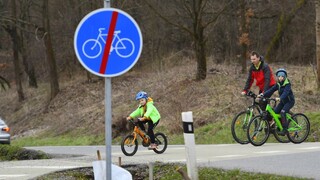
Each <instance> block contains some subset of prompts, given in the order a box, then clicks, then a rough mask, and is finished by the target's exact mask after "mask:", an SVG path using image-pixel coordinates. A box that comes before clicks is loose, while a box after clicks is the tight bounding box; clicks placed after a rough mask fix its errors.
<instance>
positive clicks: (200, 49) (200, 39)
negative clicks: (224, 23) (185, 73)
mask: <svg viewBox="0 0 320 180" xmlns="http://www.w3.org/2000/svg"><path fill="white" fill-rule="evenodd" d="M201 6H202V1H201V0H194V2H193V13H194V23H193V34H194V44H195V45H194V46H195V47H194V50H195V53H196V58H197V74H196V80H198V81H199V80H204V79H206V77H207V57H206V41H205V37H204V32H203V31H204V27H203V26H202V14H201V12H200V11H201Z"/></svg>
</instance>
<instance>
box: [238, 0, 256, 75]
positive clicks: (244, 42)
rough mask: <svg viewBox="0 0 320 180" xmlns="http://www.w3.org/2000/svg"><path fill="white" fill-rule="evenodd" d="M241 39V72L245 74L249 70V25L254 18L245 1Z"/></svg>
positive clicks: (241, 23)
mask: <svg viewBox="0 0 320 180" xmlns="http://www.w3.org/2000/svg"><path fill="white" fill-rule="evenodd" d="M239 6H240V37H239V43H240V45H241V72H242V73H245V72H246V69H247V63H246V62H247V57H248V56H247V53H248V46H249V45H250V39H249V27H250V26H249V25H250V18H251V17H252V16H253V11H252V9H251V8H247V3H246V1H245V0H241V1H240V5H239Z"/></svg>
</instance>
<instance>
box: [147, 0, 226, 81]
mask: <svg viewBox="0 0 320 180" xmlns="http://www.w3.org/2000/svg"><path fill="white" fill-rule="evenodd" d="M143 1H144V3H145V4H147V5H148V6H149V7H150V8H151V9H152V10H153V11H154V12H155V13H156V14H157V15H158V16H159V17H160V18H161V19H163V20H164V21H165V22H167V23H168V24H171V25H173V26H175V27H177V28H179V29H180V30H183V31H184V32H186V33H187V34H189V35H190V36H191V37H192V39H193V43H192V45H193V49H194V52H195V55H196V60H197V73H196V80H204V79H205V78H206V75H207V57H206V55H207V54H206V42H207V35H206V33H205V30H206V29H207V28H208V27H209V25H211V24H212V23H214V22H216V21H217V19H218V17H219V16H220V15H221V14H222V12H224V11H225V10H226V8H227V7H228V5H229V4H230V3H231V1H230V2H229V3H228V4H227V5H225V6H224V7H222V8H221V9H220V10H218V11H217V10H216V12H213V9H215V6H213V4H212V3H211V1H209V0H190V1H185V0H172V1H170V3H171V4H173V5H175V7H174V8H175V9H174V10H173V9H171V10H172V11H171V12H169V13H172V12H173V13H174V14H165V13H163V12H160V11H159V10H158V9H159V8H160V7H159V6H157V7H156V5H154V4H152V3H151V1H148V0H143ZM162 4H165V3H162ZM170 17H175V18H170ZM190 20H191V21H190Z"/></svg>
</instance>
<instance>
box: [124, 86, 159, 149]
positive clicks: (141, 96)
mask: <svg viewBox="0 0 320 180" xmlns="http://www.w3.org/2000/svg"><path fill="white" fill-rule="evenodd" d="M136 100H137V101H139V104H140V105H139V107H138V108H137V109H136V110H135V111H133V112H132V113H131V114H130V115H129V116H128V117H127V120H131V119H134V118H137V117H140V118H138V120H139V121H138V125H139V127H140V129H141V130H143V131H145V127H144V124H146V123H148V132H147V134H148V136H149V137H150V141H151V144H150V147H149V149H155V148H157V145H156V144H155V137H154V132H153V129H154V128H155V127H156V126H157V124H158V123H159V121H160V113H159V111H158V110H157V108H156V107H155V106H154V105H153V100H152V99H151V98H150V97H148V94H147V93H146V92H144V91H140V92H138V94H137V95H136Z"/></svg>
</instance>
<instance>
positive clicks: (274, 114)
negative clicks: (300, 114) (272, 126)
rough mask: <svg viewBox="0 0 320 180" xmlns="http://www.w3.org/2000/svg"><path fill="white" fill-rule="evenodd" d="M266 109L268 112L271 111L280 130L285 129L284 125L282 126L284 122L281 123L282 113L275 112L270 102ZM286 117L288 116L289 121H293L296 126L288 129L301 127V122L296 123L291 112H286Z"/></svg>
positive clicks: (294, 129)
mask: <svg viewBox="0 0 320 180" xmlns="http://www.w3.org/2000/svg"><path fill="white" fill-rule="evenodd" d="M270 100H273V101H275V99H270ZM266 111H267V112H268V113H270V115H271V116H272V117H273V119H274V121H275V123H276V126H277V127H278V128H279V129H280V131H282V130H283V127H282V124H281V115H280V114H277V113H275V112H274V110H273V108H272V107H271V106H270V104H269V103H268V104H267V107H266ZM286 118H287V121H288V122H289V121H292V122H293V124H294V127H291V128H289V129H288V131H289V132H290V131H297V130H300V129H301V126H300V125H299V124H297V123H296V121H295V120H294V119H292V117H291V115H290V114H289V113H286Z"/></svg>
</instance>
